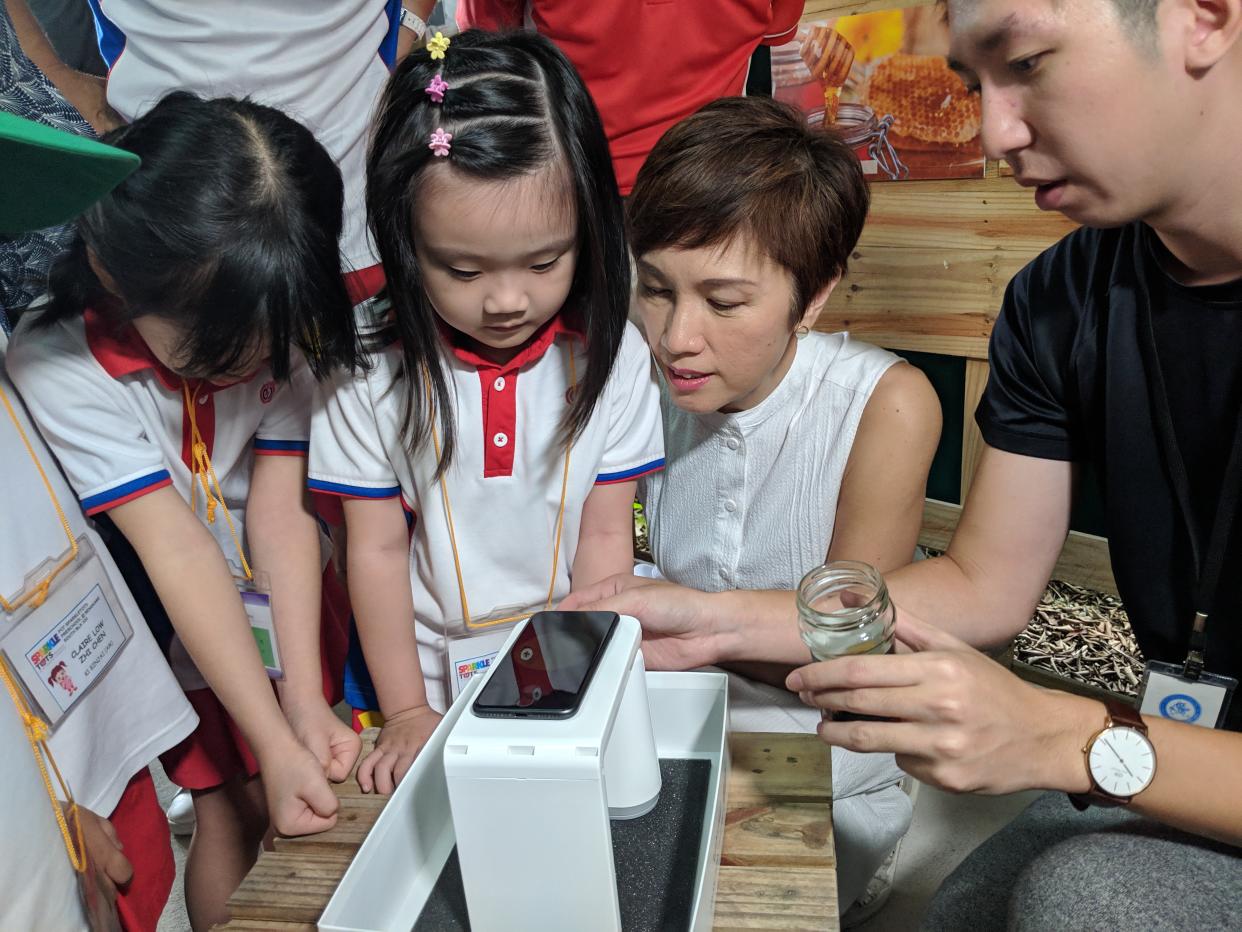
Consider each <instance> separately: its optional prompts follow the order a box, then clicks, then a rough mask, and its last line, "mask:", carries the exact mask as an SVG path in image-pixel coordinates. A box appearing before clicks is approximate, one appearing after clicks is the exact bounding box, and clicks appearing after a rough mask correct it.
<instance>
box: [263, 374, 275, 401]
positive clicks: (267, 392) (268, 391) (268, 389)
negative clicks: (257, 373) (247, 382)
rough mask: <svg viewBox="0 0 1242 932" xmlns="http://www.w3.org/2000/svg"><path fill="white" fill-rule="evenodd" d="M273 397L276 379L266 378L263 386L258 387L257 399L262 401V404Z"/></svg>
mask: <svg viewBox="0 0 1242 932" xmlns="http://www.w3.org/2000/svg"><path fill="white" fill-rule="evenodd" d="M275 397H276V380H275V379H268V380H267V381H266V382H264V383H263V387H262V388H260V389H259V401H261V402H263V403H264V404H269V403H271V400H272V399H273V398H275Z"/></svg>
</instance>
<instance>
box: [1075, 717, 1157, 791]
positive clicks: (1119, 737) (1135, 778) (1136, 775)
mask: <svg viewBox="0 0 1242 932" xmlns="http://www.w3.org/2000/svg"><path fill="white" fill-rule="evenodd" d="M1088 759H1089V760H1090V763H1091V776H1092V778H1093V779H1094V780H1095V782H1096V784H1098V785H1099V787H1100V789H1102V790H1103V791H1104V792H1105V793H1109V794H1111V795H1113V796H1133V795H1135V794H1136V793H1140V792H1142V791H1143V790H1145V789H1147V785H1148V784H1149V783H1151V779H1152V777H1154V776H1155V775H1156V752H1155V751H1154V750H1153V749H1152V746H1151V742H1150V741H1148V740H1147V737H1146V736H1145V735H1143V734H1142V733H1140V732H1139V731H1137V730H1136V729H1133V728H1117V727H1114V728H1108V729H1105V730H1104V731H1103V732H1101V733H1100V735H1099V737H1097V738H1096V739H1095V741H1094V742H1093V743H1092V745H1091V754H1090V756H1089V758H1088Z"/></svg>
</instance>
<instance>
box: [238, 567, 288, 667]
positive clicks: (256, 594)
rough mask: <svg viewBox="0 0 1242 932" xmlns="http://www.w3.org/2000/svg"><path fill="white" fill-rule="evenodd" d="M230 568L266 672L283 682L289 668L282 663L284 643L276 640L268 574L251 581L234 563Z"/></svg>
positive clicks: (252, 578) (262, 574)
mask: <svg viewBox="0 0 1242 932" xmlns="http://www.w3.org/2000/svg"><path fill="white" fill-rule="evenodd" d="M229 567H230V569H232V571H233V584H234V585H235V586H237V592H238V594H239V595H240V596H241V603H242V608H243V609H245V610H246V618H247V619H248V620H249V622H250V633H251V634H252V635H254V643H255V646H256V647H258V648H259V658H260V659H261V660H262V661H263V669H265V670H266V671H267V675H268V677H269V678H271V679H273V680H283V679H284V678H285V668H284V666H283V664H282V663H281V661H280V641H279V640H278V639H277V637H276V620H275V616H274V615H273V614H272V587H271V586H270V585H269V584H268V581H267V574H266V573H256V574H253V575H252V576H251V578H247V577H246V576H245V575H243V574H242V573H241V572H239V570H238V568H237V567H235V566H233V564H232V563H230V564H229Z"/></svg>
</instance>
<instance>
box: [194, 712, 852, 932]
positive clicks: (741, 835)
mask: <svg viewBox="0 0 1242 932" xmlns="http://www.w3.org/2000/svg"><path fill="white" fill-rule="evenodd" d="M364 738H365V739H369V740H367V741H366V744H365V745H364V747H369V746H370V742H371V740H374V733H366V734H364ZM729 749H730V754H731V758H732V761H731V769H730V772H729V775H728V810H727V812H726V814H725V837H724V844H723V846H722V850H721V857H720V864H721V867H720V875H719V882H718V885H717V890H716V920H715V928H716V929H717V930H735V929H737V930H741V929H746V930H752V929H780V930H808V932H810V930H816V932H819V930H836V929H838V928H839V926H838V917H837V873H836V854H835V849H834V847H833V837H832V790H831V787H832V775H831V763H830V761H831V758H830V756H829V754H828V749H827V748H826V747H825V746H824V745H823V744H821V743H820V742H819V740H818V739H817V738H815V737H814V736H813V735H784V734H755V733H739V734H734V735H731V736H730V738H729ZM335 790H336V793H337V796H338V797H340V800H341V810H340V814H339V816H338V821H337V825H336V827H335V828H333V829H332V830H331V831H328V832H324V833H322V834H320V835H311V836H308V837H305V838H281V839H277V841H276V846H275V847H276V850H275V851H271V852H264V853H263V854H262V855H261V856H260V857H259V861H258V863H257V864H256V865H255V866H254V869H253V870H251V872H250V875H249V876H248V877H247V878H246V880H245V881H244V882H243V883H242V885H241V887H239V888H238V890H237V892H236V893H235V894H233V898H232V899H231V900H229V910H230V914H231V915H232V921H230V922H228V923H227V924H225V925H222V926H217V927H216V928H217V929H218V930H220V932H253V930H259V929H264V930H268V932H296V930H314V929H315V923H316V921H317V920H318V919H319V916H320V914H321V913H322V912H323V910H324V907H325V906H327V904H328V900H329V899H330V898H331V896H332V894H333V893H334V892H335V891H336V887H337V884H338V883H339V882H340V880H341V877H342V876H343V875H344V873H345V870H346V868H348V867H349V863H350V861H351V860H352V859H353V856H354V855H355V854H356V853H357V851H358V848H359V847H360V846H361V845H362V842H363V839H364V838H366V835H367V832H368V831H370V829H371V826H372V825H374V824H375V820H376V819H377V818H378V817H379V814H380V811H381V810H382V809H383V808H384V803H385V799H384V797H377V796H375V795H368V794H364V793H363V792H362V791H361V790H360V789H359V788H358V784H357V783H355V782H354V781H353V780H352V779H351V780H348V781H346V782H345V783H342V784H339V785H338V786H336V787H335Z"/></svg>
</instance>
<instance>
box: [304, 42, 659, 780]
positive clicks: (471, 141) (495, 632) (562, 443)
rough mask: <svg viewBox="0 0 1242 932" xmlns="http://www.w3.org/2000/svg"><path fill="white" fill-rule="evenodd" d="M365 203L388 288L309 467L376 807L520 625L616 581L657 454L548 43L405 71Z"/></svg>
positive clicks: (417, 57) (320, 417) (328, 398)
mask: <svg viewBox="0 0 1242 932" xmlns="http://www.w3.org/2000/svg"><path fill="white" fill-rule="evenodd" d="M367 207H368V210H369V212H370V221H371V226H372V230H373V233H374V236H375V241H376V243H377V244H378V247H379V252H380V256H381V259H382V260H383V265H384V269H385V273H386V275H387V279H388V286H387V289H386V291H385V292H384V293H382V294H381V295H380V296H379V298H378V299H377V300H376V301H375V302H373V303H372V304H371V305H369V306H366V307H364V308H363V309H362V310H361V312H360V314H361V317H360V319H359V332H360V333H361V334H362V339H363V341H364V346H365V348H366V350H367V353H368V359H369V363H370V366H369V369H368V370H367V371H364V372H361V373H359V374H357V375H354V376H350V375H348V374H346V373H341V374H340V376H339V377H338V379H337V381H336V382H335V384H332V385H329V386H325V387H324V389H323V393H324V397H323V399H322V404H321V405H319V408H318V410H317V412H316V414H315V418H314V421H313V425H312V432H311V451H310V470H309V475H310V485H311V488H312V489H314V490H316V491H319V492H327V493H332V494H336V495H340V496H342V497H343V498H344V512H345V521H346V526H347V529H348V535H349V548H348V556H347V567H348V574H349V582H350V592H351V596H352V600H353V607H354V612H355V618H356V621H357V633H358V641H359V642H360V646H361V651H360V652H358V651H355V657H354V660H355V661H358V662H356V663H354V664H352V665H351V670H350V672H349V673H348V674H347V697H348V698H349V699H350V700H351V701H352V702H353V703H354V705H355V706H356V707H361V708H367V709H375V708H377V707H378V709H379V711H380V712H381V713H382V715H383V722H384V725H383V729H382V731H381V733H380V738H379V741H378V743H377V745H376V748H375V751H374V752H373V753H372V754H371V755H370V756H369V757H368V758H367V759H366V760H364V762H363V763H362V765H361V767H360V768H359V772H358V781H359V783H360V784H361V786H362V787H363V789H365V790H371V789H375V790H377V791H379V792H381V793H389V792H391V791H392V789H393V788H394V786H395V785H396V783H397V782H398V781H399V780H400V779H401V777H402V775H403V774H404V773H405V771H406V770H407V769H408V768H409V766H410V764H411V763H412V761H413V759H414V756H415V755H416V754H417V752H418V750H419V749H420V748H421V747H422V745H423V743H424V742H425V741H426V739H427V737H428V735H429V734H430V733H431V730H432V729H433V728H434V727H435V725H436V723H437V722H438V721H439V718H440V714H441V713H442V712H443V711H444V709H445V708H446V707H447V706H448V705H449V703H451V702H452V700H453V697H454V696H455V695H456V694H457V692H458V691H459V689H460V688H461V687H462V685H463V684H464V683H465V682H467V681H468V679H469V678H470V676H471V675H473V674H474V673H475V672H478V671H479V670H482V669H485V668H486V665H487V664H488V662H489V661H490V657H491V655H492V654H493V653H494V652H495V651H496V650H497V648H498V647H499V645H500V643H501V642H503V640H504V638H505V636H506V633H507V630H508V629H509V628H511V627H512V625H513V624H514V623H516V621H517V620H518V619H520V618H523V617H525V616H526V614H527V613H529V612H531V611H533V610H539V609H542V608H545V607H551V606H552V605H555V604H556V603H557V602H559V601H560V600H561V599H562V598H564V597H565V596H566V595H568V594H569V592H570V590H571V589H575V588H579V587H582V586H587V585H590V584H592V583H594V582H597V581H599V580H601V579H603V578H605V577H606V576H608V575H610V574H612V573H616V572H620V571H626V572H628V571H629V569H630V567H631V566H632V559H633V548H632V530H633V526H632V509H631V506H632V503H633V500H634V490H635V483H636V480H637V479H638V477H639V476H642V475H645V474H648V473H651V472H653V471H655V470H658V469H660V468H661V467H662V466H663V463H664V450H663V438H662V435H661V426H660V411H659V396H658V392H657V389H656V385H655V382H654V380H653V374H652V371H651V364H650V357H649V354H648V351H647V348H646V346H645V345H644V343H643V340H642V338H641V337H640V336H639V334H638V331H637V330H636V329H635V328H634V327H633V326H632V325H631V324H629V323H627V319H626V317H627V311H628V307H629V298H630V269H629V259H628V257H627V252H626V245H625V236H624V228H623V220H622V210H621V200H620V197H619V195H618V193H617V185H616V181H615V179H614V177H613V172H612V165H611V162H610V159H609V153H608V144H607V141H606V139H605V136H604V130H603V127H602V125H601V123H600V119H599V115H598V113H597V112H596V109H595V106H594V104H593V103H592V101H591V98H590V96H589V94H588V93H587V90H586V88H585V86H584V85H583V83H582V81H581V79H580V78H579V77H578V74H577V73H576V72H575V71H574V69H573V66H572V65H570V64H569V62H568V61H567V60H566V58H565V57H564V55H563V54H562V53H561V52H560V51H558V50H557V49H556V47H555V46H553V45H552V44H551V43H550V42H548V41H547V40H546V39H543V38H541V37H539V36H537V35H534V34H521V33H519V34H510V35H495V34H491V33H483V32H477V31H471V32H466V33H463V34H462V35H460V36H457V37H455V38H454V39H453V40H452V45H451V47H449V40H448V39H445V38H443V37H442V36H439V35H437V36H436V37H434V38H433V39H432V40H431V41H430V42H429V43H428V46H427V49H426V50H422V51H418V52H415V53H412V54H411V55H410V56H409V57H408V58H406V59H405V60H404V61H403V62H402V64H401V65H400V66H399V67H398V68H397V70H396V72H395V73H394V75H393V77H392V80H391V81H390V82H389V85H388V88H387V90H386V92H385V94H384V97H383V100H382V101H381V103H380V107H379V111H378V116H377V125H376V127H375V135H374V141H373V143H372V147H371V152H370V156H369V159H368V165H367ZM359 653H360V654H361V656H357V655H358V654H359ZM363 658H365V669H364V668H363V667H362V664H361V662H360V661H361V660H362V659H363ZM367 671H369V677H368V676H367V675H366V674H367ZM368 680H369V681H368ZM371 683H373V684H374V685H373V690H371V689H370V688H369V687H370V686H371Z"/></svg>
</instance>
